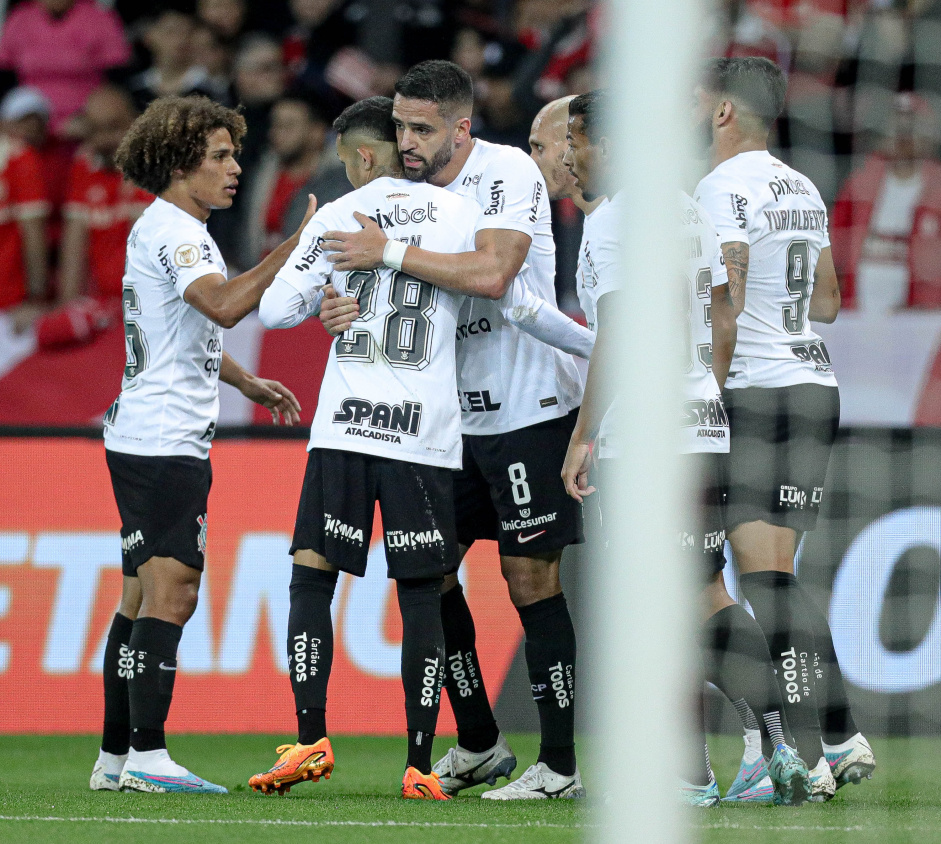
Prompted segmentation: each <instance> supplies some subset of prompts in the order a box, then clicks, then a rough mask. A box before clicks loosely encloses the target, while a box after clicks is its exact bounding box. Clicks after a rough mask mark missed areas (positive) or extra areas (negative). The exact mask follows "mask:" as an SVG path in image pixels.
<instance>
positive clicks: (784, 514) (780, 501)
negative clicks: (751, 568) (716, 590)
mask: <svg viewBox="0 0 941 844" xmlns="http://www.w3.org/2000/svg"><path fill="white" fill-rule="evenodd" d="M722 398H723V400H724V402H725V410H726V413H727V414H728V417H729V428H730V432H731V451H730V454H729V496H728V503H727V506H726V513H725V523H726V530H729V531H731V530H733V529H734V528H736V527H737V526H738V525H741V524H744V523H746V522H755V521H762V522H767V523H768V524H772V525H779V526H780V527H789V528H793V529H794V530H797V531H807V530H813V529H814V528H815V527H816V525H817V514H818V513H819V512H820V503H821V501H822V500H823V487H824V482H825V480H826V477H827V465H828V464H829V462H830V450H831V449H832V447H833V441H834V439H835V438H836V433H837V429H838V428H839V424H840V391H839V388H838V387H829V386H825V385H823V384H797V385H795V386H792V387H775V388H766V387H744V388H742V389H739V390H726V391H725V392H724V393H723V395H722Z"/></svg>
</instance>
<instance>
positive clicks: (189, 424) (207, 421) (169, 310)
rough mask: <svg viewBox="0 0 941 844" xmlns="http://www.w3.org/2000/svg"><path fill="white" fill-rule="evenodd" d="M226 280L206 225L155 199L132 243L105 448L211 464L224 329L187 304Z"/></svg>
mask: <svg viewBox="0 0 941 844" xmlns="http://www.w3.org/2000/svg"><path fill="white" fill-rule="evenodd" d="M216 273H218V274H220V275H222V276H225V275H226V266H225V262H224V261H223V260H222V255H221V254H220V252H219V249H218V247H217V246H216V244H215V242H214V241H213V239H212V238H211V237H210V236H209V233H208V231H207V230H206V225H205V223H201V222H200V221H199V220H197V219H196V218H195V217H193V216H192V215H190V214H187V213H186V212H185V211H184V210H182V209H181V208H178V207H177V206H176V205H173V204H172V203H169V202H166V201H165V200H163V199H159V198H158V199H155V200H154V201H153V202H152V203H151V204H150V205H149V206H148V207H147V208H146V210H145V211H144V213H143V214H142V215H141V217H140V218H139V219H138V220H137V222H136V223H135V224H134V227H133V228H132V229H131V233H130V235H129V236H128V239H127V261H126V264H125V271H124V329H125V330H124V333H125V346H126V350H127V363H126V366H125V368H124V378H123V380H122V382H121V394H120V396H119V397H118V400H117V401H116V402H115V404H114V405H112V407H111V409H110V410H109V411H108V412H107V413H106V414H105V420H104V421H105V447H106V448H108V449H110V450H111V451H119V452H123V453H125V454H140V455H152V456H170V455H181V456H192V457H201V458H205V457H207V456H208V454H209V447H210V441H211V440H212V436H213V433H214V432H215V425H216V419H217V417H218V415H219V366H220V364H221V361H222V329H221V328H220V327H219V326H218V325H216V324H215V323H214V322H212V321H211V320H210V319H208V318H207V317H205V316H203V314H201V313H200V312H199V311H198V310H196V308H194V307H192V306H190V305H188V304H187V303H186V302H184V301H183V294H184V292H185V291H186V288H187V287H189V285H190V284H192V283H193V282H194V281H196V280H197V279H199V278H202V277H203V276H206V275H212V274H216Z"/></svg>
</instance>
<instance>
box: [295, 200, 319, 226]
mask: <svg viewBox="0 0 941 844" xmlns="http://www.w3.org/2000/svg"><path fill="white" fill-rule="evenodd" d="M316 213H317V197H316V196H314V195H313V194H312V193H309V194H307V211H306V212H305V213H304V219H303V220H301V224H300V225H299V226H298V227H297V234H298V235H300V233H301V232H302V231H304V229H305V228H307V224H308V223H309V222H310V218H311V217H313V216H314V214H316Z"/></svg>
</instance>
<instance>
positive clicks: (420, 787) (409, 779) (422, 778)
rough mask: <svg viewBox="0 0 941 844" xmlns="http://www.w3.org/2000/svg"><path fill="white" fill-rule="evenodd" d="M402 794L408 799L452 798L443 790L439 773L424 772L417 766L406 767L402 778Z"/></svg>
mask: <svg viewBox="0 0 941 844" xmlns="http://www.w3.org/2000/svg"><path fill="white" fill-rule="evenodd" d="M402 796H403V797H404V798H405V799H406V800H450V799H451V798H450V796H448V795H447V794H445V793H444V792H443V791H442V790H441V783H439V782H438V775H437V774H436V773H435V772H434V771H432V772H431V773H430V774H423V773H421V772H420V771H419V770H418V769H417V768H406V769H405V776H404V777H403V778H402Z"/></svg>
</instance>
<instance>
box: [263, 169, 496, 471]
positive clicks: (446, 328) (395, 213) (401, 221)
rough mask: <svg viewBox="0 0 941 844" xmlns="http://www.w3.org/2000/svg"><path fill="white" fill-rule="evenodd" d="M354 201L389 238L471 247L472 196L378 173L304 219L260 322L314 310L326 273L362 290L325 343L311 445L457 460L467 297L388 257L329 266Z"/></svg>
mask: <svg viewBox="0 0 941 844" xmlns="http://www.w3.org/2000/svg"><path fill="white" fill-rule="evenodd" d="M356 211H359V212H360V213H362V214H367V215H368V216H370V217H372V218H373V219H374V220H376V221H377V222H378V223H379V225H380V227H381V228H382V229H383V231H384V232H385V233H386V235H387V236H388V237H390V238H393V239H395V240H402V241H405V242H406V243H409V244H414V245H416V246H421V247H422V248H424V249H430V250H432V251H434V252H443V253H457V252H468V251H472V250H473V248H474V234H475V231H476V228H475V226H476V223H477V221H478V218H479V217H480V209H479V208H478V206H477V204H476V203H474V202H473V201H471V200H469V199H466V198H464V197H461V196H457V195H455V194H453V193H449V192H448V191H446V190H444V189H442V188H437V187H434V186H433V185H429V184H425V183H416V182H409V181H406V180H404V179H392V178H388V177H383V178H379V179H376V180H374V181H372V182H370V183H369V184H367V185H365V186H364V187H362V188H360V189H359V190H355V191H353V192H352V193H348V194H346V195H345V196H343V197H341V198H340V199H338V200H336V202H331V203H329V204H328V205H325V206H324V207H323V208H321V209H319V210H318V211H317V213H316V214H315V215H314V216H313V218H312V219H311V220H310V222H309V223H308V224H307V226H306V227H305V229H304V231H303V233H302V234H301V241H300V244H299V245H298V247H297V248H296V249H295V250H294V252H293V253H292V254H291V257H290V258H289V259H288V261H287V263H286V264H285V265H284V266H283V267H282V268H281V269H280V270H279V271H278V274H277V276H276V278H275V280H274V283H273V284H272V285H271V287H270V288H269V289H268V290H267V291H266V292H265V294H264V296H262V299H261V305H260V307H259V316H260V318H261V321H262V322H263V323H264V324H265V325H266V326H267V327H269V328H289V327H291V326H293V325H297V324H299V323H300V322H302V321H303V320H304V319H306V318H307V317H310V316H315V315H317V314H318V313H319V312H320V302H321V299H322V296H323V292H322V291H323V287H324V286H325V285H326V284H327V283H332V284H333V286H334V288H335V289H336V291H337V293H338V294H339V295H341V296H354V297H357V298H359V300H360V315H359V317H358V318H357V319H356V321H355V322H354V323H353V325H352V327H351V328H350V329H349V330H348V331H347V332H345V333H344V334H342V335H341V336H339V337H338V338H337V339H336V340H335V341H334V343H333V346H332V348H331V349H330V356H329V358H328V360H327V368H326V371H325V373H324V377H323V382H322V384H321V387H320V398H319V399H318V403H317V411H316V413H315V415H314V423H313V425H312V427H311V434H310V444H309V446H308V448H334V449H339V450H342V451H351V452H357V453H363V454H371V455H375V456H377V457H387V458H391V459H393V460H405V461H409V462H412V463H424V464H427V465H429V466H442V467H445V468H449V469H457V468H460V466H461V427H460V426H461V420H460V415H461V409H460V404H459V402H458V398H457V396H456V394H455V390H456V387H457V378H456V372H455V339H454V338H455V336H456V334H457V333H458V313H459V311H460V309H461V304H462V303H463V301H464V296H463V294H460V293H451V292H449V291H447V290H443V289H440V288H438V287H435V286H434V285H432V284H429V283H427V282H424V281H419V280H418V279H416V278H413V277H412V276H410V275H408V274H407V273H405V272H401V271H397V270H392V269H389V268H388V267H381V268H379V269H378V270H371V271H369V272H351V273H338V272H336V271H335V270H334V268H333V264H331V263H330V262H329V261H328V260H327V259H326V256H325V255H324V252H323V245H322V235H323V234H324V232H327V231H331V230H334V231H335V230H339V231H354V230H356V229H357V228H359V223H357V222H356V219H355V218H354V217H353V214H354V212H356ZM476 330H481V328H480V326H479V325H478V326H477V329H476Z"/></svg>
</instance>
